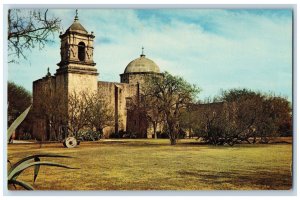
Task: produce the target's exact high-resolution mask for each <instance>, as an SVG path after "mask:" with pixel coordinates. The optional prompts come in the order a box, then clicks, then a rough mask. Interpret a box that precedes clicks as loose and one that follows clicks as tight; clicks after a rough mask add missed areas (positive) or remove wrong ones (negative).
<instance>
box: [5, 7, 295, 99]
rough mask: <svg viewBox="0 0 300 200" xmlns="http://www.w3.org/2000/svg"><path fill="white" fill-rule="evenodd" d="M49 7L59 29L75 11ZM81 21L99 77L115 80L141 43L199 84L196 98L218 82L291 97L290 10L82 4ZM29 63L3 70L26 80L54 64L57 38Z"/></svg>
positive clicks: (167, 66) (223, 86)
mask: <svg viewBox="0 0 300 200" xmlns="http://www.w3.org/2000/svg"><path fill="white" fill-rule="evenodd" d="M51 12H52V13H53V14H55V15H56V16H59V17H60V18H62V19H63V21H62V25H63V27H64V30H66V29H67V28H68V26H70V25H71V23H72V21H73V18H74V14H75V12H74V10H61V9H59V10H51ZM79 20H80V22H81V24H82V25H83V26H84V27H85V28H86V29H87V30H88V31H89V32H91V31H93V32H94V34H95V36H96V38H95V53H94V60H95V62H96V63H97V69H98V71H99V72H100V79H101V80H105V81H119V74H121V73H123V71H124V69H125V67H126V65H127V64H128V63H129V62H130V61H131V60H133V59H135V58H137V57H138V56H139V54H140V53H141V47H142V46H144V47H145V54H146V56H147V57H148V58H150V59H152V60H154V61H155V62H156V63H157V64H158V65H159V66H160V68H161V70H162V71H164V70H167V71H169V72H171V73H173V74H176V75H181V76H183V77H184V78H185V79H187V80H188V81H189V82H191V83H194V84H197V85H199V86H200V87H201V88H202V89H203V91H202V93H201V94H200V96H199V97H200V98H205V97H209V96H214V95H217V94H218V93H219V91H220V89H229V88H233V87H247V88H251V89H254V90H261V91H264V92H268V91H272V92H275V93H276V94H280V95H284V96H288V97H289V100H291V99H292V13H291V11H290V10H270V9H269V10H238V9H235V10H218V9H217V10H216V9H215V10H212V9H203V10H202V9H185V10H184V9H160V10H143V9H140V10H131V9H89V10H85V9H80V10H79ZM30 62H31V66H30V67H28V69H29V70H28V71H27V70H23V69H21V70H20V67H18V66H9V68H12V69H9V77H11V78H12V79H13V80H19V79H21V80H20V83H21V82H24V85H26V86H27V85H30V84H31V83H32V81H33V80H35V79H37V78H39V77H41V76H43V75H44V74H45V72H46V71H45V68H46V67H47V66H50V68H51V71H55V70H54V69H55V68H56V65H55V64H56V63H58V62H59V40H58V38H57V42H56V44H55V45H52V46H51V47H47V48H45V51H42V52H35V53H33V54H32V56H31V58H30ZM20 72H22V73H21V74H20ZM11 74H13V75H11ZM25 76H28V78H27V79H26V77H25ZM25 82H26V83H25Z"/></svg>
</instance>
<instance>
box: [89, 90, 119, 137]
mask: <svg viewBox="0 0 300 200" xmlns="http://www.w3.org/2000/svg"><path fill="white" fill-rule="evenodd" d="M85 96H86V98H85V100H86V106H87V110H88V118H87V122H88V125H89V126H90V129H91V130H93V129H94V128H95V129H96V131H97V132H99V133H100V134H101V135H102V134H103V129H104V128H105V127H108V126H113V125H114V112H113V109H112V108H111V106H110V105H109V103H108V102H107V101H106V100H105V99H104V98H103V96H102V95H100V94H99V93H92V94H90V95H85Z"/></svg>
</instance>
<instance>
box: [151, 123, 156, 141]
mask: <svg viewBox="0 0 300 200" xmlns="http://www.w3.org/2000/svg"><path fill="white" fill-rule="evenodd" d="M152 124H153V132H154V138H155V139H157V133H156V129H157V123H156V122H155V121H153V122H152Z"/></svg>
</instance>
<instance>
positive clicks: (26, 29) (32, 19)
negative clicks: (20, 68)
mask: <svg viewBox="0 0 300 200" xmlns="http://www.w3.org/2000/svg"><path fill="white" fill-rule="evenodd" d="M60 21H61V20H60V19H59V18H57V17H49V14H48V9H34V10H29V9H9V10H8V30H7V39H8V55H9V56H10V57H11V60H10V61H9V62H17V60H16V58H18V59H19V58H24V59H26V51H27V50H31V49H32V48H35V47H36V46H38V47H39V49H42V48H43V47H44V46H45V44H46V43H47V42H51V40H50V39H49V37H48V36H49V35H50V34H54V32H58V31H59V29H60Z"/></svg>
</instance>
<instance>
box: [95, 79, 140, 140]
mask: <svg viewBox="0 0 300 200" xmlns="http://www.w3.org/2000/svg"><path fill="white" fill-rule="evenodd" d="M98 92H99V93H100V94H101V95H102V96H103V97H104V98H105V99H106V100H107V102H109V103H110V106H111V107H112V108H113V110H114V117H115V126H114V127H107V128H105V129H104V131H103V132H104V137H106V138H107V137H109V135H110V134H112V133H114V132H116V131H126V129H127V108H126V98H127V97H132V96H134V95H136V93H137V86H136V85H130V84H123V83H112V82H102V81H99V82H98ZM116 129H117V130H116Z"/></svg>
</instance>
